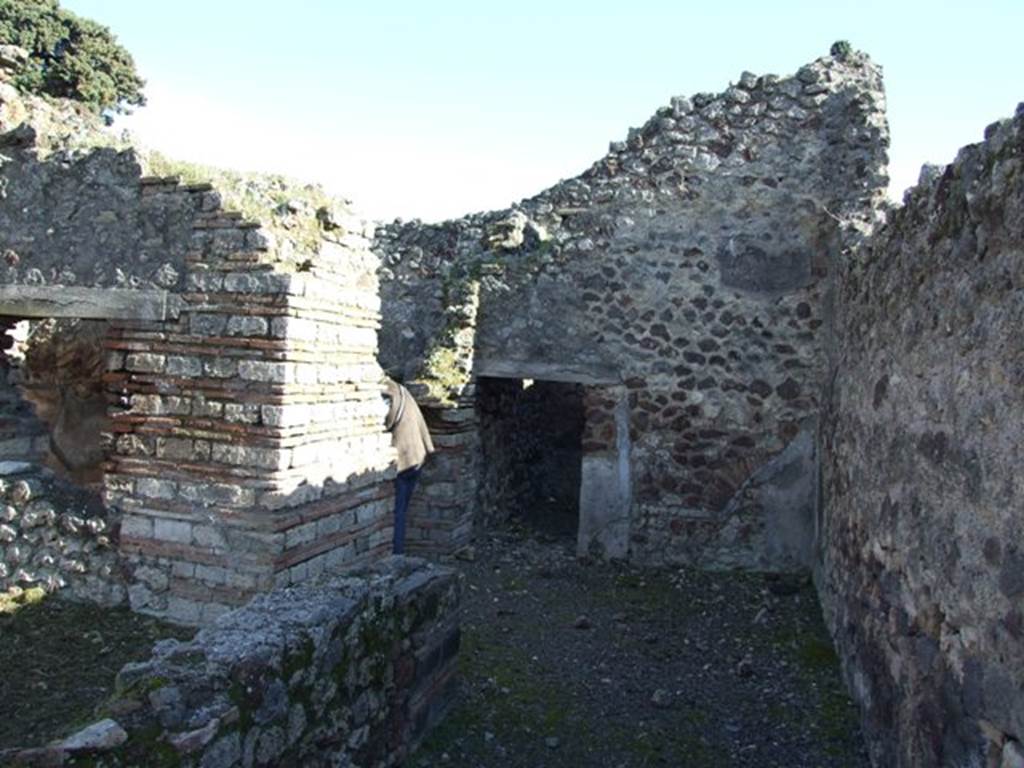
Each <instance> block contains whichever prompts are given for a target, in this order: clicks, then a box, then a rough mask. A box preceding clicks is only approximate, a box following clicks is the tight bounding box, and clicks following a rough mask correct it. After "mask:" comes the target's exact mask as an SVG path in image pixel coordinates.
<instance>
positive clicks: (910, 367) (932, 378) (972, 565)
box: [819, 105, 1024, 768]
mask: <svg viewBox="0 0 1024 768" xmlns="http://www.w3.org/2000/svg"><path fill="white" fill-rule="evenodd" d="M924 175H925V179H924V180H923V183H922V184H920V185H919V186H918V187H917V188H916V189H915V190H914V191H913V192H912V193H911V194H910V195H909V197H908V199H907V201H906V204H905V205H904V207H903V208H902V209H900V210H899V211H898V212H896V213H895V215H893V216H892V217H891V219H890V221H889V222H888V224H887V225H886V227H885V228H884V229H883V230H882V231H881V232H880V233H879V234H878V236H876V237H875V238H874V239H873V240H872V241H871V243H870V245H869V247H868V248H866V249H865V250H864V251H863V252H861V253H859V254H858V255H857V257H856V258H855V259H853V260H852V262H851V263H850V264H849V266H848V268H847V269H846V270H845V271H844V272H843V274H842V275H841V276H840V277H841V280H840V285H839V291H838V295H837V298H838V301H837V310H836V319H835V329H836V334H835V335H836V338H835V342H834V343H835V351H834V355H835V361H834V365H833V370H832V375H831V380H832V382H833V384H832V390H831V392H830V393H829V396H828V398H827V406H828V407H827V411H826V414H825V421H824V423H823V429H822V434H823V438H824V442H823V446H822V462H823V497H824V510H825V516H824V520H823V521H822V530H821V534H820V537H821V545H822V549H823V562H822V564H821V571H820V574H819V575H820V578H819V586H820V589H821V594H822V599H823V602H824V605H825V608H826V617H827V619H828V621H829V622H830V624H831V627H832V631H833V632H834V634H835V637H836V642H837V645H838V648H839V652H840V655H841V657H842V658H843V660H844V666H845V670H846V674H847V679H848V681H849V683H850V687H851V689H852V691H853V692H854V694H855V696H856V697H857V698H858V699H859V700H860V702H861V705H862V706H863V708H864V713H865V733H866V735H867V737H868V741H869V745H870V749H871V754H872V756H873V759H874V764H875V765H877V766H886V768H889V767H890V766H892V767H893V768H896V767H897V766H898V767H899V768H909V767H911V766H920V767H921V768H925V767H926V766H927V767H929V768H930V767H931V766H940V765H941V766H1003V768H1006V767H1007V766H1019V765H1024V758H1022V753H1024V752H1022V747H1021V744H1022V743H1024V642H1022V641H1024V603H1022V600H1024V542H1022V540H1021V521H1022V502H1024V475H1022V473H1021V467H1022V466H1024V447H1022V446H1024V426H1022V425H1024V422H1022V418H1021V416H1022V414H1024V345H1022V342H1021V329H1022V328H1024V105H1022V106H1021V107H1018V110H1017V117H1016V118H1014V119H1013V120H1006V121H1003V122H1002V123H999V124H996V125H993V126H990V128H989V129H988V130H987V131H986V141H985V142H984V143H982V144H977V145H973V146H968V147H965V148H964V149H963V150H961V151H960V153H959V155H958V156H957V159H956V161H955V162H954V163H953V164H951V165H949V166H948V167H947V168H945V169H944V170H942V169H938V170H937V172H936V173H933V174H928V173H926V174H924ZM929 175H930V176H931V178H928V177H929Z"/></svg>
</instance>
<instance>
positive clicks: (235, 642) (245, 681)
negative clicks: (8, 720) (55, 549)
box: [0, 558, 460, 768]
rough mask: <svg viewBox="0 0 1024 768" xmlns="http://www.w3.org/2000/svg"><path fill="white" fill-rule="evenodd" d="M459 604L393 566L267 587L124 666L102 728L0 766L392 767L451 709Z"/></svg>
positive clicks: (416, 565)
mask: <svg viewBox="0 0 1024 768" xmlns="http://www.w3.org/2000/svg"><path fill="white" fill-rule="evenodd" d="M459 599H460V583H459V580H458V577H457V576H456V574H455V573H454V572H453V571H451V570H447V569H442V568H439V567H436V566H432V565H428V564H426V563H424V562H423V561H421V560H417V559H406V558H389V559H386V560H384V561H381V562H380V563H378V564H376V565H374V566H373V567H372V568H369V569H367V570H365V571H362V572H349V573H346V574H342V575H333V576H330V577H325V578H321V579H319V580H316V581H311V582H308V583H305V584H303V585H301V586H294V587H284V588H279V589H277V590H274V591H272V592H269V593H267V594H264V595H260V596H258V597H256V598H255V599H253V601H252V602H251V603H249V604H248V605H247V606H245V607H244V608H241V609H238V610H236V611H232V612H231V613H229V614H226V615H224V616H222V617H221V618H220V619H218V621H217V622H216V624H215V625H214V626H213V627H210V628H207V629H204V630H201V631H200V632H199V633H198V634H197V635H196V636H195V638H194V639H193V640H191V641H190V642H184V643H183V642H178V641H175V640H166V641H162V642H160V643H158V644H157V645H156V646H155V648H154V653H153V657H152V658H151V659H150V660H148V661H145V662H140V663H135V664H129V665H127V666H125V667H124V668H123V669H122V670H121V672H120V673H119V675H118V678H117V693H116V694H115V695H114V697H113V698H112V700H111V701H110V702H108V705H107V706H106V712H104V713H103V714H105V715H106V718H105V719H103V720H101V721H100V722H98V723H96V724H94V725H92V726H90V727H88V728H86V729H85V730H83V731H81V732H79V733H77V734H75V735H73V736H71V737H69V738H67V739H65V740H64V741H62V742H59V743H56V744H53V745H51V746H49V747H46V748H42V749H31V750H25V751H21V752H18V753H10V754H8V755H7V757H8V758H9V759H11V760H13V762H14V764H15V765H54V764H64V765H89V766H93V767H94V768H98V767H113V766H139V765H147V766H148V765H161V766H180V767H181V768H189V767H193V766H202V768H232V767H233V766H246V768H248V767H249V766H281V765H302V766H352V765H358V766H360V767H361V768H373V767H375V766H392V765H398V764H400V763H401V762H402V760H404V758H405V757H406V756H407V755H408V754H409V753H410V751H411V750H412V749H413V748H414V747H415V745H416V744H417V743H418V742H419V740H420V739H421V738H422V737H423V735H424V734H425V733H426V732H427V730H428V729H429V728H430V727H432V726H433V725H434V724H436V723H437V722H438V721H439V720H440V718H441V717H442V716H443V715H444V713H445V711H446V709H447V707H448V704H449V703H450V701H451V694H452V692H453V685H454V684H453V674H454V671H455V661H456V654H457V652H458V648H459V621H458V607H459ZM0 757H3V756H2V755H0Z"/></svg>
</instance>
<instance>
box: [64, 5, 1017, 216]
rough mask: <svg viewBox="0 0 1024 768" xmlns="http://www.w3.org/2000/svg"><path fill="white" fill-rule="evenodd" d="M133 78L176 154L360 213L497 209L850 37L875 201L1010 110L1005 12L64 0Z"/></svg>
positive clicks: (147, 134) (153, 139)
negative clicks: (884, 164)
mask: <svg viewBox="0 0 1024 768" xmlns="http://www.w3.org/2000/svg"><path fill="white" fill-rule="evenodd" d="M62 5H64V6H65V7H66V8H68V9H70V10H72V11H74V12H76V13H78V14H80V15H83V16H87V17H90V18H93V19H95V20H97V21H99V22H102V23H104V24H106V25H107V26H109V27H110V28H111V29H112V30H113V31H114V33H115V34H116V35H117V36H118V38H119V40H120V41H121V42H122V43H123V44H124V45H125V46H126V47H127V48H128V49H129V50H130V51H131V52H132V54H133V55H134V56H135V59H136V63H137V65H138V68H139V70H140V72H141V73H142V75H143V77H145V78H146V79H147V81H148V85H147V88H146V93H147V96H148V98H149V102H150V103H149V106H147V107H146V108H144V109H142V110H140V111H139V112H138V114H136V115H134V116H132V117H131V118H128V119H122V120H120V121H119V123H120V124H123V125H125V126H126V127H129V128H131V129H132V130H133V131H135V132H136V133H137V134H138V135H139V136H140V137H141V138H142V139H143V141H144V142H145V143H147V144H149V145H151V146H153V147H155V148H157V149H161V150H163V151H165V152H167V153H168V154H171V155H173V156H176V157H180V158H182V159H189V160H194V161H199V162H205V163H210V164H216V165H222V166H228V167H235V168H240V169H243V170H265V171H274V172H281V173H285V174H288V175H291V176H295V177H297V178H300V179H307V180H310V181H317V182H320V183H323V184H324V185H325V186H326V187H327V188H328V189H330V190H331V191H332V192H335V193H337V194H340V195H342V196H345V197H348V198H351V199H352V200H354V201H355V203H356V206H357V207H358V208H360V209H361V210H363V211H364V212H365V213H367V214H368V215H370V216H374V217H378V218H391V217H394V216H401V217H403V218H414V217H419V218H423V219H426V220H434V219H439V218H445V217H455V216H459V215H461V214H463V213H468V212H470V211H475V210H484V209H490V208H499V207H505V206H507V205H509V204H510V203H512V202H513V201H515V200H518V199H520V198H522V197H525V196H528V195H531V194H534V193H535V192H538V191H540V190H541V189H543V188H545V187H547V186H549V185H551V184H552V183H555V182H557V181H558V180H559V179H561V178H568V177H571V176H574V175H576V174H577V173H579V172H581V171H582V170H584V169H585V168H586V167H588V166H589V165H590V164H591V163H592V162H593V161H594V160H596V159H597V158H599V157H601V156H602V155H603V154H604V152H605V151H606V150H607V146H608V142H609V141H612V140H618V139H621V138H623V137H624V136H625V134H626V131H627V129H628V128H629V126H631V125H639V124H641V123H643V122H644V121H645V120H646V119H647V117H648V116H650V115H651V114H652V113H653V112H654V111H655V110H656V109H657V108H658V107H659V106H661V105H663V104H666V103H668V100H669V98H670V97H671V96H673V95H677V94H682V95H687V94H691V93H695V92H698V91H713V92H717V91H721V90H723V89H724V88H725V87H726V86H727V85H728V84H729V83H730V82H734V81H735V80H737V79H738V77H739V75H740V73H741V72H742V71H744V70H750V71H752V72H755V73H757V74H764V73H769V72H772V73H775V74H780V75H785V74H789V73H792V72H794V71H796V70H797V69H798V68H799V67H800V66H801V65H802V64H804V63H806V62H808V61H811V60H813V59H815V58H817V57H818V56H821V55H824V54H826V53H827V52H828V49H829V47H830V46H831V44H832V42H834V41H835V40H838V39H845V40H849V41H850V42H851V43H852V44H853V45H854V47H856V48H859V49H861V50H864V51H866V52H868V53H869V54H870V55H871V56H872V58H873V59H874V60H875V61H877V62H878V63H880V64H881V65H882V66H883V67H884V69H885V75H886V87H887V96H888V105H889V120H890V126H891V130H892V148H891V152H890V170H891V175H892V177H893V193H894V195H895V196H896V197H899V195H900V193H901V192H902V189H903V188H905V187H906V186H908V185H910V184H912V183H914V182H915V181H916V178H917V173H918V170H919V169H920V166H921V164H922V163H923V162H937V163H946V162H949V161H950V160H952V159H953V157H954V155H955V154H956V150H957V149H958V148H959V147H960V146H962V145H964V144H967V143H971V142H974V141H979V140H980V139H981V136H982V132H983V130H984V128H985V126H986V125H987V124H989V123H990V122H992V121H993V120H996V119H999V118H1001V117H1007V116H1009V115H1012V114H1013V111H1014V109H1015V107H1016V105H1017V103H1018V102H1020V101H1024V77H1022V74H1024V66H1022V65H1021V60H1020V50H1021V44H1020V33H1021V30H1022V29H1024V0H1015V1H1014V2H1009V1H1007V0H977V1H976V2H972V3H962V2H961V3H952V2H941V1H938V0H933V1H932V2H928V3H923V2H899V1H898V0H890V2H875V0H862V1H861V2H832V3H828V2H822V1H821V0H818V2H802V1H798V0H792V1H788V2H787V1H777V2H765V1H764V0H762V2H756V3H755V2H745V1H742V0H734V2H730V3H717V4H712V3H707V2H701V3H688V2H682V1H680V0H676V2H654V1H653V0H651V1H645V0H633V2H623V0H617V2H615V3H607V4H605V3H601V2H589V3H583V2H555V0H548V2H543V1H540V0H519V1H518V2H514V3H500V4H497V3H495V4H489V3H486V2H484V0H475V2H467V1H463V0H458V1H456V0H450V1H448V2H423V1H422V0H421V2H405V1H399V0H392V1H391V2H381V1H380V0H378V2H375V3H372V4H371V3H368V2H362V3H350V2H344V1H343V0H334V1H331V0H290V2H280V0H276V1H275V2H270V1H269V0H204V1H200V0H173V2H171V1H169V0H167V1H165V0H63V2H62Z"/></svg>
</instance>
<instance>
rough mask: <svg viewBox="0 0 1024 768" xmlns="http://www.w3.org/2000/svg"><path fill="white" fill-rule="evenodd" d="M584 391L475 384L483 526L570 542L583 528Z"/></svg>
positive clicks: (493, 381)
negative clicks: (507, 524) (514, 526)
mask: <svg viewBox="0 0 1024 768" xmlns="http://www.w3.org/2000/svg"><path fill="white" fill-rule="evenodd" d="M583 395H584V388H583V386H582V385H581V384H577V383H572V382H559V381H534V380H531V379H512V378H491V377H481V378H479V379H478V380H477V411H478V417H479V422H480V437H481V449H482V458H483V467H482V472H481V480H482V482H481V484H480V489H479V506H480V509H481V513H482V515H481V522H482V523H483V524H484V525H485V526H489V525H493V524H496V523H499V522H503V521H505V520H509V519H514V520H518V521H519V522H521V523H522V524H523V525H525V526H528V527H529V528H531V529H533V530H535V531H537V532H538V533H539V534H541V535H543V536H545V537H551V538H557V539H566V540H567V541H568V540H571V541H572V543H573V546H575V542H576V538H577V534H578V530H579V521H580V483H581V477H582V474H581V473H582V459H583V451H582V438H583V427H584V422H585V412H584V401H583Z"/></svg>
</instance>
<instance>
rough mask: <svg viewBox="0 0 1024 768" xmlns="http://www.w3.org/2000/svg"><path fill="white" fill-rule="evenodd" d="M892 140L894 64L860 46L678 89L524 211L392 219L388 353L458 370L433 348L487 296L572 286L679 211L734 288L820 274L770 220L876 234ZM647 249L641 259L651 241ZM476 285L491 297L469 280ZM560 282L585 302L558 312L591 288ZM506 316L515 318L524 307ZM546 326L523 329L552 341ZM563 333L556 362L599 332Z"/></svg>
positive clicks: (402, 361) (396, 364)
mask: <svg viewBox="0 0 1024 768" xmlns="http://www.w3.org/2000/svg"><path fill="white" fill-rule="evenodd" d="M887 147H888V126H887V123H886V119H885V96H884V92H883V86H882V77H881V70H880V68H879V67H878V66H876V65H875V64H874V63H872V62H871V60H870V59H869V58H868V57H867V56H866V55H865V54H863V53H859V52H856V51H853V50H851V49H850V48H849V46H848V45H847V44H845V43H837V44H836V45H835V46H833V49H832V53H831V55H829V56H826V57H822V58H820V59H818V60H817V61H815V62H813V63H811V64H808V65H806V66H804V67H802V68H801V69H800V70H799V71H798V72H797V73H796V74H795V75H793V76H791V77H784V78H782V77H778V76H775V75H763V76H757V75H754V74H752V73H749V72H744V73H743V74H742V75H741V76H740V78H739V80H738V82H737V83H736V84H735V85H732V86H730V87H729V88H727V89H726V90H725V91H723V92H722V93H719V94H710V93H700V94H696V95H695V96H693V97H691V98H683V97H677V98H673V99H672V100H671V102H670V103H669V104H667V105H665V106H663V107H661V108H659V109H658V110H657V112H656V113H655V114H654V115H653V116H652V117H651V118H650V119H649V120H648V121H647V122H646V123H645V124H644V125H642V126H641V127H639V128H633V129H630V131H629V133H628V135H627V137H626V139H625V140H624V141H615V142H612V143H611V145H610V148H609V152H608V154H606V155H605V156H604V157H603V158H601V159H600V160H598V161H597V162H596V163H594V164H593V165H592V166H591V167H590V168H589V169H587V170H586V171H585V172H584V173H582V174H581V175H580V176H578V177H576V178H573V179H569V180H566V181H563V182H560V183H559V184H556V185H555V186H553V187H551V188H550V189H547V190H545V191H543V192H541V193H540V194H538V195H536V196H535V197H532V198H529V199H527V200H524V201H522V202H521V203H519V204H517V205H516V206H514V207H513V208H511V209H507V210H502V211H493V212H487V213H478V214H472V215H468V216H466V217H464V218H462V219H459V220H454V221H448V222H443V223H440V224H423V223H421V222H419V221H412V222H402V221H400V220H399V221H396V222H395V223H393V224H391V225H388V226H385V227H381V228H380V229H378V230H377V243H378V251H379V252H380V253H381V254H382V256H383V259H384V262H385V268H384V269H383V270H382V273H381V277H382V281H383V282H384V291H385V294H384V299H385V303H386V305H387V309H386V313H385V314H386V315H390V317H387V316H386V317H385V326H384V328H383V329H382V334H381V347H382V362H384V364H385V366H386V367H390V368H392V369H395V370H397V369H403V370H402V371H401V372H402V373H403V374H404V375H405V376H406V377H415V376H420V377H422V378H425V379H428V380H429V379H432V378H435V379H436V378H440V379H445V378H446V377H445V374H446V373H447V372H446V371H443V370H441V371H438V370H437V369H438V367H439V366H438V365H436V364H435V362H436V361H434V360H431V357H432V356H434V357H436V356H437V355H436V350H437V349H438V348H442V349H451V348H454V347H456V346H457V345H456V344H454V343H453V339H454V337H455V336H456V335H457V334H458V331H459V329H460V328H464V327H465V326H466V325H467V324H474V323H476V306H477V304H479V303H480V301H481V299H480V296H479V294H480V292H482V294H483V295H484V299H483V300H482V301H483V302H484V303H485V304H486V303H488V300H487V296H488V295H489V296H490V297H491V299H496V298H498V299H499V300H500V297H501V296H502V295H503V294H509V293H510V291H509V288H510V286H515V285H520V284H522V283H524V282H536V283H538V284H540V283H543V282H544V281H545V280H554V281H557V280H559V279H560V277H559V276H560V275H561V274H563V273H564V272H565V271H566V270H567V269H568V268H569V266H570V265H571V264H573V263H581V262H584V261H594V260H596V259H599V258H601V257H602V256H603V255H604V254H605V253H606V252H607V251H608V248H609V244H610V243H612V242H616V241H618V242H620V243H622V242H624V241H627V240H629V239H630V238H636V237H640V238H641V239H642V238H643V237H648V235H647V234H646V227H647V226H648V225H651V224H652V223H654V222H657V223H656V224H655V226H657V227H658V228H659V229H662V230H664V229H667V228H668V225H666V224H664V222H663V221H659V220H663V219H664V215H665V214H669V215H672V216H675V217H677V218H676V220H675V221H674V222H673V223H672V224H671V228H672V229H674V230H675V231H684V230H685V231H688V232H689V233H691V234H692V235H693V237H691V240H692V241H694V246H697V247H700V248H701V249H702V251H703V252H704V253H705V254H707V255H708V256H711V257H712V258H716V254H720V255H721V259H720V260H721V261H722V264H721V266H722V270H723V282H724V283H725V284H726V286H727V287H730V288H735V289H737V290H739V291H742V292H745V293H757V294H763V295H765V296H768V297H771V296H777V295H779V294H780V292H782V293H784V292H785V291H786V290H789V289H790V288H791V287H792V286H793V284H794V283H797V284H798V283H801V282H806V280H807V278H808V276H809V274H808V273H809V270H810V266H809V264H808V258H807V254H806V253H804V254H797V253H795V252H794V251H793V249H792V248H790V247H788V246H787V245H786V244H785V239H786V238H785V237H784V236H783V237H780V238H779V239H778V240H776V241H775V243H774V244H767V245H766V242H767V241H768V240H769V239H770V237H771V233H766V231H765V230H766V228H767V227H766V226H762V224H763V223H764V221H765V220H767V219H770V220H771V227H773V228H774V229H775V230H777V231H778V232H780V233H783V234H784V233H786V232H787V231H788V232H789V233H790V234H791V235H792V237H790V238H789V239H791V240H792V239H799V238H803V240H805V241H806V240H811V239H815V238H816V239H818V240H824V239H826V238H829V237H838V238H839V239H840V240H843V241H845V239H847V238H848V237H850V236H851V234H852V235H853V236H854V237H859V236H860V235H862V234H863V233H864V232H867V231H870V230H871V229H872V228H873V227H874V225H875V224H876V223H877V221H878V220H879V218H880V211H881V210H882V208H883V207H884V200H885V189H886V186H887V181H888V179H887V172H886V161H887V157H886V149H887ZM726 221H729V224H727V225H726V226H725V227H724V228H723V223H724V222H726ZM723 229H727V230H728V232H725V233H723V231H722V230H723ZM810 230H820V232H818V233H814V232H811V231H810ZM836 231H839V234H838V236H837V235H836ZM723 234H724V235H727V236H723ZM699 240H703V241H704V242H702V243H699V242H697V241H699ZM632 247H633V252H634V253H635V252H637V251H640V250H643V248H644V243H643V242H637V243H634V244H633V246H632ZM473 281H475V282H478V283H479V291H477V292H476V293H474V290H470V289H469V288H467V283H468V282H473ZM425 283H429V287H425V285H424V284H425ZM555 292H556V293H558V295H559V298H560V304H561V302H570V305H569V306H566V305H565V304H561V306H560V307H559V309H558V310H557V311H558V312H560V313H562V314H569V315H573V314H575V313H576V312H577V310H579V307H576V306H573V305H571V302H572V301H573V300H574V298H575V299H578V295H579V291H572V290H568V289H567V287H566V286H564V285H563V286H562V287H561V289H558V290H557V291H555ZM511 295H513V296H518V294H517V293H516V292H515V291H514V290H513V291H511ZM520 298H521V297H520ZM503 309H507V308H506V307H503ZM485 314H486V313H485ZM499 314H500V315H501V322H506V321H509V320H512V321H514V320H516V319H520V320H521V319H522V318H521V315H522V314H523V313H522V312H521V311H520V312H512V313H511V314H509V313H508V312H501V313H499ZM468 318H472V320H469V319H468ZM481 322H482V323H483V324H484V325H486V318H484V319H483V320H482V321H481ZM543 326H544V323H542V322H535V323H533V324H532V325H531V327H530V328H529V329H525V328H518V329H515V330H511V329H510V331H509V332H510V333H514V334H515V335H518V336H520V337H522V336H523V335H524V334H525V335H536V334H538V333H543ZM553 327H555V328H558V324H554V326H553ZM557 333H559V334H561V335H562V337H563V338H562V342H561V343H559V341H558V340H557V339H547V340H546V342H550V344H549V346H551V351H549V352H547V353H546V355H547V356H548V357H550V358H552V359H562V360H563V361H564V360H570V359H572V358H573V357H576V356H577V355H578V354H579V353H580V351H581V350H588V349H589V348H590V345H588V344H587V343H585V341H586V340H585V339H582V338H580V337H578V336H572V335H571V334H570V336H569V337H565V336H564V334H562V330H561V329H559V330H558V331H557ZM492 342H494V336H493V334H488V333H486V332H483V333H478V334H477V336H476V339H475V343H476V344H477V345H478V346H482V347H486V346H487V345H489V344H491V343H492ZM498 345H499V346H505V345H504V343H503V342H500V341H499V342H498ZM542 346H544V345H542ZM567 352H568V353H569V356H568V358H567V357H566V354H565V353H567ZM487 354H490V353H487ZM494 354H499V355H508V354H510V353H509V351H508V350H506V349H502V350H494ZM511 354H517V355H520V356H521V355H523V354H533V352H527V351H524V350H518V351H514V352H512V353H511ZM448 357H449V358H450V357H451V355H448ZM464 362H465V361H464ZM584 362H585V363H587V364H591V363H593V362H594V361H584ZM448 378H449V379H451V378H453V377H450V376H449V377H448ZM454 378H455V379H458V377H454Z"/></svg>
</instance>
